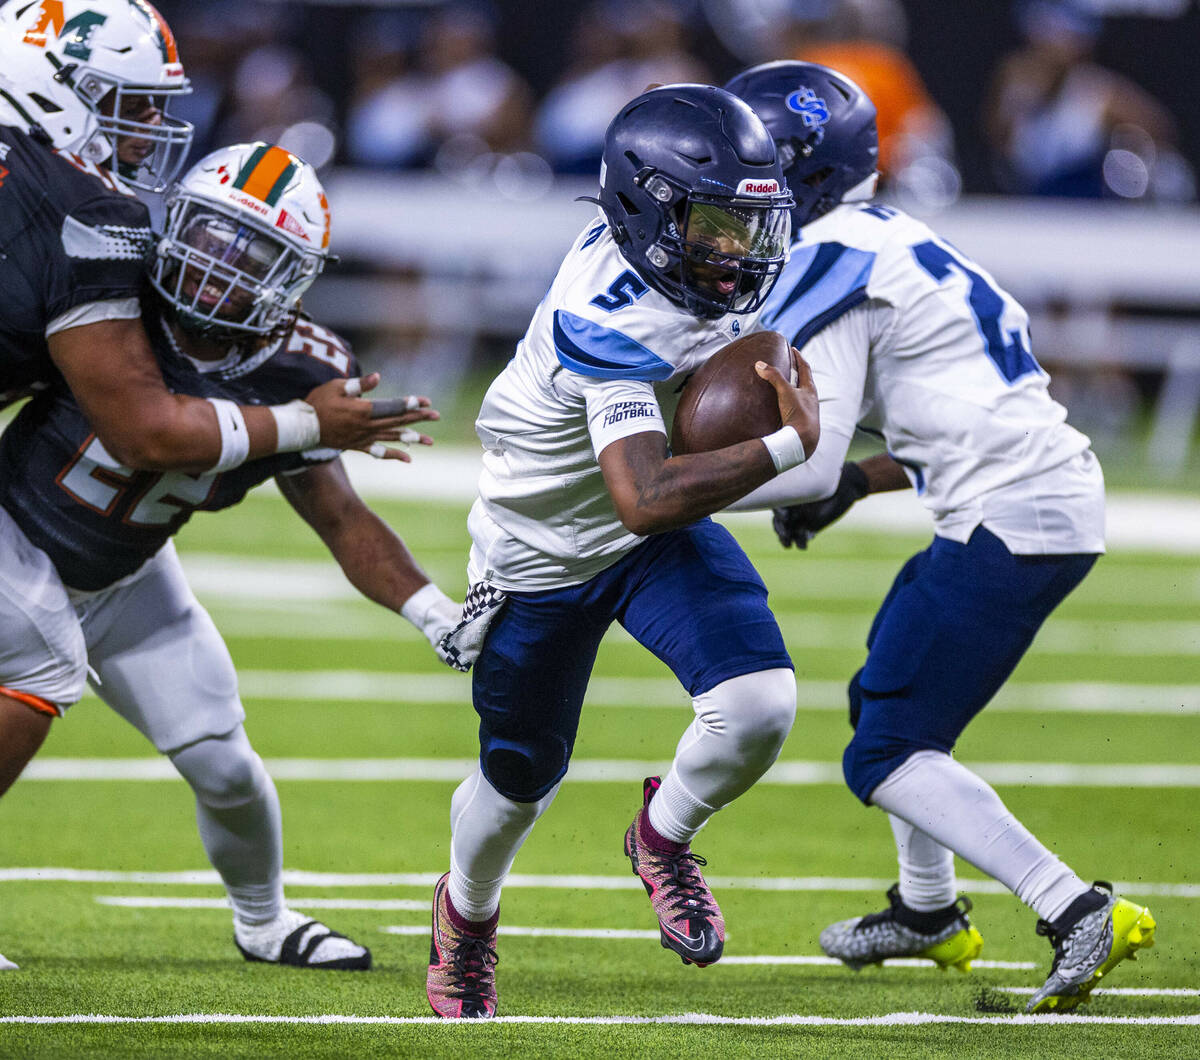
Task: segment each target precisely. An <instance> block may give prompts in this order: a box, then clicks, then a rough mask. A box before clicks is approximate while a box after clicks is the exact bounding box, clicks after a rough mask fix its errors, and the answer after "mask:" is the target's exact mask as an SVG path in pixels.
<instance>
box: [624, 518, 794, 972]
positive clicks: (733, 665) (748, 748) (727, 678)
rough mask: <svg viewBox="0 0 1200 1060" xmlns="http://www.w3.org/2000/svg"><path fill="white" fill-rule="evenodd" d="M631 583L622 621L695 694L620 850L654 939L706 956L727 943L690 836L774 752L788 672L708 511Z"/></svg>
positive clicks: (745, 567) (787, 696)
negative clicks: (690, 715) (654, 921)
mask: <svg viewBox="0 0 1200 1060" xmlns="http://www.w3.org/2000/svg"><path fill="white" fill-rule="evenodd" d="M633 584H634V585H635V586H636V588H635V591H634V592H632V593H631V594H630V595H629V597H628V599H627V600H626V603H625V607H624V608H623V610H622V612H621V614H620V616H619V617H620V621H621V623H622V625H624V626H625V628H626V629H627V630H628V631H629V632H630V633H631V634H632V635H633V636H634V637H635V638H636V639H637V640H638V641H640V642H641V643H642V644H644V645H645V646H646V647H647V648H649V649H650V650H651V651H653V652H654V653H655V655H657V656H658V657H659V658H660V659H662V660H663V661H664V662H666V663H667V665H668V666H670V667H671V669H672V670H673V671H674V673H675V674H676V676H677V677H679V679H680V681H681V682H682V683H683V684H684V686H685V687H686V688H687V689H688V690H689V691H690V692H691V693H692V696H693V708H694V710H695V719H694V720H693V722H692V724H691V725H690V726H689V727H688V729H687V730H686V731H685V732H684V734H683V736H682V738H681V739H680V741H679V744H678V746H677V747H676V751H675V758H674V761H673V762H672V765H671V768H670V770H669V771H668V773H667V775H666V776H665V777H664V778H663V780H662V782H661V785H660V784H658V783H657V778H651V779H650V780H649V781H647V783H646V784H645V785H644V788H643V807H642V810H641V811H639V813H638V815H637V817H636V818H635V820H634V823H633V824H632V825H631V826H630V828H629V830H628V832H627V833H626V839H625V851H626V854H627V855H628V856H629V857H630V861H631V863H632V865H633V868H634V872H635V873H637V875H638V876H639V877H640V878H641V879H642V882H643V884H644V885H645V887H646V890H647V893H648V894H649V895H650V899H651V903H652V905H653V907H654V910H655V913H656V915H657V916H658V918H659V926H660V932H661V941H662V944H663V945H664V946H665V947H667V948H669V949H672V950H674V951H675V952H676V953H678V954H679V955H680V957H681V959H682V960H683V961H684V962H685V963H694V964H699V965H706V964H710V963H712V962H713V961H715V960H717V959H718V958H719V957H720V955H721V952H722V950H723V948H724V920H723V918H722V916H721V912H720V909H719V907H718V906H717V903H716V901H715V900H714V899H713V897H712V894H711V892H710V891H709V889H708V887H707V885H706V884H705V883H704V879H703V876H702V874H701V873H700V871H699V868H698V866H699V865H702V864H703V863H704V862H703V860H702V859H700V858H698V857H697V856H696V855H695V854H693V853H692V851H691V848H690V844H691V840H692V839H693V838H694V837H695V835H696V834H697V833H698V832H699V831H700V829H701V828H702V827H703V826H704V825H705V823H707V821H708V820H709V818H710V817H711V816H712V815H713V814H714V813H716V812H717V811H718V810H720V809H721V808H722V807H724V806H726V805H728V804H729V803H730V802H732V801H733V800H734V799H736V798H737V797H738V796H739V795H741V794H743V793H744V792H745V791H746V790H748V789H749V788H750V787H751V786H752V785H753V784H754V783H755V781H757V780H758V779H759V778H760V777H761V776H762V775H763V773H765V772H766V771H767V769H769V768H770V766H771V765H772V764H773V763H774V761H775V759H776V757H777V756H778V754H779V750H780V748H781V747H782V746H783V741H784V739H785V738H786V737H787V734H788V732H789V731H790V729H791V726H792V722H793V720H794V718H795V710H796V682H795V678H794V676H793V673H792V669H791V660H790V659H789V657H788V655H787V651H786V650H785V648H784V646H783V639H782V637H781V635H780V633H779V628H778V625H777V624H776V622H775V618H774V616H773V615H772V614H771V611H770V609H769V608H768V607H767V602H766V596H767V594H766V589H765V587H764V586H763V584H762V580H761V579H760V578H759V576H758V574H757V572H756V571H755V570H754V568H753V567H752V566H751V565H750V562H749V560H748V559H747V558H746V556H745V554H744V553H743V552H742V550H741V548H740V547H739V546H738V545H737V543H736V542H735V541H734V540H733V537H732V536H731V535H730V534H729V533H728V531H726V530H725V529H724V528H722V527H720V526H718V525H717V524H715V523H712V522H710V521H707V520H706V521H702V522H700V523H697V524H695V525H694V526H690V527H687V528H684V529H682V530H679V531H675V532H673V533H671V534H664V535H660V538H659V539H658V540H657V541H656V542H655V545H654V551H653V552H652V553H648V554H647V555H646V556H644V557H643V561H642V570H641V572H640V576H639V577H638V578H637V579H636V581H635V582H634V583H633Z"/></svg>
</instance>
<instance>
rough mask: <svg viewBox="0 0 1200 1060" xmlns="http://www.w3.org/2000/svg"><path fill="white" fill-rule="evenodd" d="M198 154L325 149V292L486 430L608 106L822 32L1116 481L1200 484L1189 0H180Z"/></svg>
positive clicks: (392, 378) (897, 162)
mask: <svg viewBox="0 0 1200 1060" xmlns="http://www.w3.org/2000/svg"><path fill="white" fill-rule="evenodd" d="M157 2H158V6H159V8H160V10H161V11H162V13H163V14H164V15H165V16H166V17H167V19H168V21H169V22H170V23H171V25H172V27H173V29H174V31H175V35H176V37H177V39H178V41H179V46H180V51H181V54H182V57H183V61H184V63H185V66H186V69H187V72H188V75H189V76H190V78H191V80H192V84H193V86H194V89H195V91H194V93H193V95H192V96H190V97H189V98H188V99H187V100H186V102H185V107H184V108H181V111H182V112H184V116H185V117H187V118H189V119H190V120H191V121H193V122H195V124H196V126H197V137H196V144H195V156H196V157H199V155H200V154H203V153H205V152H207V151H209V150H211V149H213V148H215V147H218V146H221V145H224V144H227V143H232V142H235V141H244V140H251V139H258V138H261V139H266V140H272V141H275V142H277V143H281V144H283V145H284V146H286V147H287V148H289V149H290V150H292V151H294V152H295V153H297V154H299V155H301V156H302V157H304V158H306V159H307V160H308V161H310V162H312V163H313V164H314V165H316V166H317V167H318V169H319V170H320V172H321V175H322V178H323V180H324V181H325V182H326V185H327V188H328V190H329V193H330V200H331V204H332V209H333V249H334V250H335V251H336V252H337V253H338V254H339V255H340V257H341V261H340V264H339V265H337V266H335V267H333V268H331V269H330V270H329V271H328V272H327V274H326V276H325V277H324V278H323V279H322V280H321V281H320V282H319V283H318V284H317V285H316V286H315V287H314V288H313V290H312V292H311V293H310V295H309V296H308V298H307V299H306V308H307V309H308V310H309V312H311V313H312V314H313V315H314V316H316V317H317V318H318V319H320V320H321V321H322V322H323V323H325V324H328V325H329V326H332V327H334V328H335V329H337V330H339V331H341V332H342V333H344V334H345V335H346V336H347V337H348V338H350V340H351V341H352V342H353V343H354V346H355V348H356V350H357V351H358V353H359V356H360V358H361V359H362V360H363V361H364V363H365V364H367V365H368V366H369V367H370V368H374V369H379V370H381V371H382V372H384V375H385V381H386V382H385V387H386V389H387V390H388V392H395V393H400V392H412V391H417V392H421V393H428V394H430V395H431V396H432V397H434V399H435V403H436V404H437V405H438V406H439V407H440V408H442V409H443V411H444V412H446V413H447V420H446V423H445V424H444V425H443V427H444V429H443V430H442V431H441V433H440V437H441V438H442V439H443V440H449V441H463V442H469V441H470V440H471V438H472V435H471V424H472V421H473V418H474V413H475V410H476V408H477V406H478V401H479V398H480V396H481V393H482V389H483V388H484V387H485V386H486V384H487V381H488V380H489V379H490V377H491V376H492V375H493V374H494V373H495V371H496V370H497V369H498V367H499V366H500V365H501V364H502V363H503V362H504V360H506V359H507V358H508V357H509V356H510V355H511V353H512V348H513V345H514V343H515V341H516V340H517V339H518V338H519V337H520V336H521V334H522V333H523V332H524V329H525V326H526V324H527V322H528V318H529V315H530V313H531V311H532V309H533V307H534V306H535V305H536V303H537V301H538V300H539V299H540V298H541V296H542V294H543V293H544V291H545V289H546V287H547V285H548V284H549V281H550V279H551V278H552V277H553V274H554V271H555V268H556V267H557V265H558V263H559V261H560V259H561V257H562V255H563V253H564V252H565V250H566V249H567V247H568V246H569V244H570V242H571V240H572V239H573V238H574V236H575V235H576V234H577V233H578V231H579V230H580V229H581V228H582V227H583V226H584V225H586V224H587V223H589V221H590V220H591V218H592V216H593V214H594V207H592V206H590V205H588V204H586V203H578V202H576V201H575V199H576V197H577V196H579V195H584V194H590V193H593V192H594V188H595V183H596V174H597V171H598V163H599V156H600V148H601V144H602V142H603V135H604V130H605V128H606V126H607V124H608V122H609V120H610V118H611V117H612V115H613V114H614V113H615V112H616V111H617V110H618V109H619V107H620V106H621V105H622V104H623V103H624V102H625V101H627V100H628V99H630V98H632V97H633V96H635V95H637V94H638V93H639V92H641V91H642V90H643V89H644V88H645V87H646V86H647V85H649V84H651V83H655V82H658V83H667V82H673V81H706V82H714V83H717V84H720V83H722V82H723V81H724V80H726V79H727V78H728V77H730V76H732V75H733V74H734V73H736V72H737V71H739V70H740V69H742V68H744V67H746V66H748V65H750V64H752V63H756V62H761V61H765V60H769V59H779V58H801V59H808V60H813V61H817V62H823V63H826V64H828V65H830V66H834V67H836V68H838V69H840V70H842V71H843V72H844V73H846V74H848V75H849V76H851V77H852V78H853V79H854V80H856V81H858V82H859V83H860V84H861V85H862V86H863V88H865V89H866V90H867V92H868V93H869V94H870V95H871V96H872V98H873V99H874V100H875V102H876V104H877V106H878V108H879V125H880V134H881V168H882V170H883V173H884V182H883V191H882V197H883V198H884V199H885V200H888V201H892V202H894V203H896V204H897V205H899V206H901V207H903V208H904V209H906V210H908V211H910V212H911V213H913V214H915V215H917V216H919V217H922V218H923V219H926V220H928V221H929V222H930V223H932V224H933V225H934V227H935V228H937V229H938V230H939V232H940V233H941V234H942V235H944V236H945V237H946V238H948V239H949V240H951V241H952V242H953V243H955V244H956V245H957V246H958V247H960V248H961V249H962V250H963V251H964V252H966V253H967V254H969V255H970V256H972V257H974V258H976V259H977V260H978V261H979V262H980V263H981V264H982V265H984V267H986V268H987V269H989V270H990V271H991V272H992V273H993V274H995V275H996V277H997V278H998V279H999V281H1000V282H1001V283H1002V284H1003V285H1004V286H1006V287H1008V288H1009V290H1011V291H1012V292H1013V293H1014V294H1015V295H1016V296H1017V297H1018V298H1019V299H1021V300H1022V301H1023V302H1024V303H1025V305H1026V307H1027V308H1028V309H1029V310H1030V312H1031V314H1032V316H1033V334H1034V350H1035V353H1036V355H1037V356H1038V358H1039V359H1040V361H1041V362H1042V364H1043V365H1044V366H1045V367H1046V368H1047V369H1048V370H1049V371H1050V372H1051V373H1052V375H1053V380H1054V382H1053V390H1054V392H1055V394H1056V396H1057V397H1058V398H1059V399H1060V400H1061V401H1063V402H1064V403H1065V404H1066V405H1067V406H1068V408H1069V410H1070V413H1071V420H1072V422H1073V423H1075V424H1076V425H1077V426H1079V427H1080V428H1081V429H1083V430H1084V431H1086V432H1087V433H1088V434H1090V435H1091V436H1092V439H1093V442H1094V446H1095V448H1096V450H1097V452H1098V453H1099V454H1100V456H1101V458H1102V460H1103V461H1104V463H1105V467H1106V469H1107V470H1108V473H1109V478H1110V481H1112V482H1113V483H1114V484H1125V485H1141V484H1144V483H1157V484H1167V485H1175V486H1186V487H1193V486H1196V485H1200V446H1198V445H1197V444H1196V441H1197V439H1196V434H1197V420H1198V410H1200V207H1197V206H1196V204H1195V202H1196V194H1197V186H1196V185H1197V172H1198V171H1200V99H1198V97H1197V95H1196V93H1195V88H1194V66H1195V53H1196V47H1197V44H1198V43H1200V3H1195V2H1192V0H1012V2H1006V0H996V2H993V3H988V4H963V3H961V2H959V0H592V2H576V3H563V2H561V0H409V2H386V0H381V2H376V3H362V2H359V3H343V2H338V0H311V2H297V0H204V2H203V3H196V2H194V0H157Z"/></svg>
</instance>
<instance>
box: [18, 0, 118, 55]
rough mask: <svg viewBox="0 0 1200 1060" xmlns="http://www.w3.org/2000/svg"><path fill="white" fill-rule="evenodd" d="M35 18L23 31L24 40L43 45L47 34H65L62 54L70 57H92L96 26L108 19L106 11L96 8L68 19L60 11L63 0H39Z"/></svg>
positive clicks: (41, 46)
mask: <svg viewBox="0 0 1200 1060" xmlns="http://www.w3.org/2000/svg"><path fill="white" fill-rule="evenodd" d="M38 11H39V13H38V18H37V21H36V22H35V23H34V24H33V25H32V26H30V27H29V29H28V30H26V31H25V38H24V40H23V43H25V44H33V45H36V46H37V47H39V48H45V47H46V45H47V44H48V43H49V37H50V34H51V33H53V35H54V36H55V37H65V38H66V44H65V45H64V46H63V54H64V55H69V56H71V58H72V59H80V60H83V61H85V62H86V61H87V60H88V59H90V58H91V57H92V43H91V42H92V34H93V33H95V32H96V28H97V27H98V26H102V25H104V23H105V22H107V21H108V16H107V15H101V14H100V13H99V12H96V11H83V12H80V13H79V14H78V15H76V16H75V17H74V18H73V19H71V20H70V21H69V22H68V21H67V17H66V14H65V13H64V12H63V5H62V0H42V4H41V7H40V8H39V9H38Z"/></svg>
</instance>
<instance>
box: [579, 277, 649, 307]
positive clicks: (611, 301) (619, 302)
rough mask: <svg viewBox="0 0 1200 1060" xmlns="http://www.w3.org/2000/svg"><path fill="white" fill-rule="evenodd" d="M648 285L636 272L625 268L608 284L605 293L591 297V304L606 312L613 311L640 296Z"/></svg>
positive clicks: (647, 288)
mask: <svg viewBox="0 0 1200 1060" xmlns="http://www.w3.org/2000/svg"><path fill="white" fill-rule="evenodd" d="M648 290H650V288H649V287H647V286H646V284H645V283H644V282H643V281H642V280H641V279H640V278H639V277H638V275H637V273H635V272H630V270H629V269H626V270H625V271H624V272H623V273H621V275H620V276H618V277H617V278H616V279H615V280H613V282H612V283H610V284H609V285H608V292H607V293H606V294H598V295H596V297H595V298H593V299H592V305H594V306H599V308H601V309H603V310H604V311H605V312H607V313H615V312H616V311H617V310H618V309H624V308H625V306H627V305H633V303H634V302H635V301H636V300H637V299H639V298H641V297H642V295H644V294H645V293H646V292H647V291H648Z"/></svg>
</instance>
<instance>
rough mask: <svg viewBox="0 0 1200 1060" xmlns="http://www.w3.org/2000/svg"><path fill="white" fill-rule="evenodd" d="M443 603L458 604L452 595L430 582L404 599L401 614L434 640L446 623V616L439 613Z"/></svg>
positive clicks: (452, 605)
mask: <svg viewBox="0 0 1200 1060" xmlns="http://www.w3.org/2000/svg"><path fill="white" fill-rule="evenodd" d="M442 603H446V604H449V605H450V606H451V607H454V606H456V605H455V604H454V603H453V601H452V600H451V599H450V597H448V596H447V595H446V594H445V593H444V592H442V590H441V589H439V588H438V587H437V586H436V585H434V584H433V582H430V583H429V584H428V585H422V586H421V588H419V589H418V590H417V591H416V592H415V593H413V594H412V596H410V597H409V598H408V599H407V600H405V601H404V606H403V607H401V608H400V614H401V615H402V616H403V617H404V618H406V619H408V621H409V622H411V623H412V624H413V625H414V626H416V627H417V629H419V630H420V631H421V632H422V633H424V634H425V636H426V637H427V638H428V639H429V640H430V641H432V640H433V633H434V632H435V631H436V632H441V631H442V630H444V628H445V625H446V622H445V619H444V617H443V616H442V615H440V614H439V613H438V605H439V604H442Z"/></svg>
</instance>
